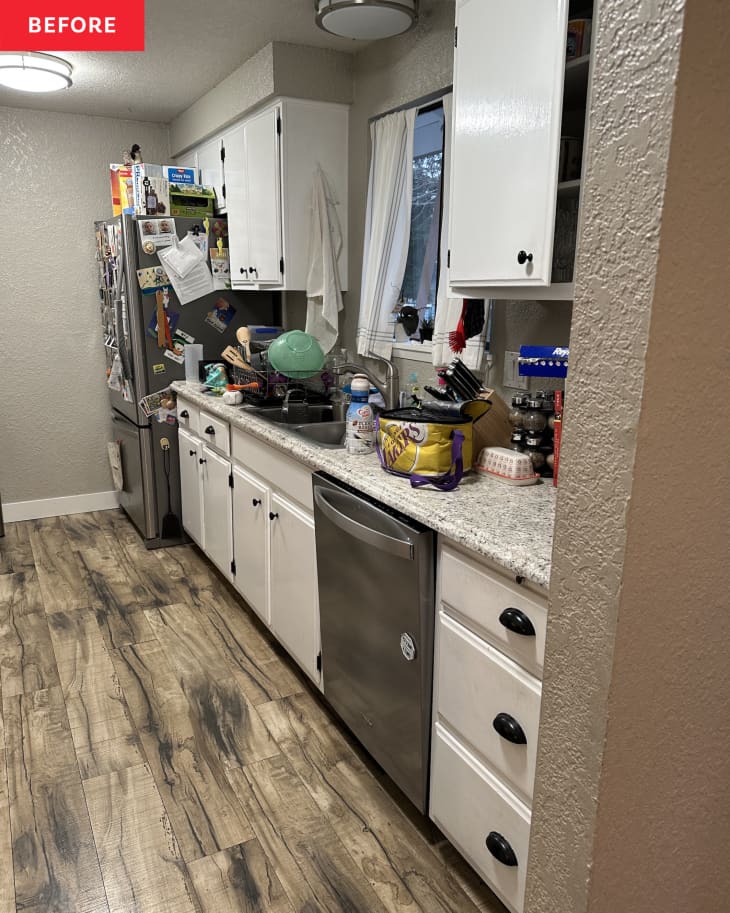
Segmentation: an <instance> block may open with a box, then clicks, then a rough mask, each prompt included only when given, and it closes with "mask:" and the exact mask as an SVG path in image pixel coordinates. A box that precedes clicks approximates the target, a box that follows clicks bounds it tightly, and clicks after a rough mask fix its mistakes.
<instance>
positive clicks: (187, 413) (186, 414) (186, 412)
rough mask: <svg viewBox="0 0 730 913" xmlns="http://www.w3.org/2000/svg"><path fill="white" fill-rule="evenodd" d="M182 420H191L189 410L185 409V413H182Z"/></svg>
mask: <svg viewBox="0 0 730 913" xmlns="http://www.w3.org/2000/svg"><path fill="white" fill-rule="evenodd" d="M180 418H190V413H189V412H188V410H187V409H183V411H182V412H181V413H180Z"/></svg>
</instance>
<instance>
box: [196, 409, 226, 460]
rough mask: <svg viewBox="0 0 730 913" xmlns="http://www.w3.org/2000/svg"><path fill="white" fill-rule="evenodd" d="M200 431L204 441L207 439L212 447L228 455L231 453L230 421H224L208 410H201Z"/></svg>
mask: <svg viewBox="0 0 730 913" xmlns="http://www.w3.org/2000/svg"><path fill="white" fill-rule="evenodd" d="M199 422H200V431H199V432H198V433H199V434H200V436H201V437H202V438H203V440H204V441H207V442H208V444H209V445H210V446H211V447H215V449H216V450H219V451H220V452H221V453H224V454H225V455H226V456H230V454H231V432H230V428H229V427H228V422H223V421H221V420H220V419H219V418H216V417H215V416H214V415H211V414H210V413H208V412H203V410H202V409H201V411H200V418H199Z"/></svg>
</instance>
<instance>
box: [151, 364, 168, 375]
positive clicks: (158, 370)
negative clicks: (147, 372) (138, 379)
mask: <svg viewBox="0 0 730 913" xmlns="http://www.w3.org/2000/svg"><path fill="white" fill-rule="evenodd" d="M166 370H167V369H166V368H165V366H164V364H159V365H152V373H153V374H164V373H165V371H166Z"/></svg>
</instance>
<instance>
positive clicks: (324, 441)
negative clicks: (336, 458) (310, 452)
mask: <svg viewBox="0 0 730 913" xmlns="http://www.w3.org/2000/svg"><path fill="white" fill-rule="evenodd" d="M346 424H347V423H346V422H333V421H330V422H310V423H308V424H305V425H293V426H292V427H291V430H292V431H294V432H295V433H296V434H298V435H299V436H300V437H303V438H305V440H307V441H310V442H311V443H312V444H316V445H317V447H326V448H328V449H330V450H341V449H342V448H343V447H344V446H345V426H346Z"/></svg>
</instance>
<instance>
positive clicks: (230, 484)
mask: <svg viewBox="0 0 730 913" xmlns="http://www.w3.org/2000/svg"><path fill="white" fill-rule="evenodd" d="M228 487H229V488H233V473H232V472H231V473H229V474H228Z"/></svg>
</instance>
